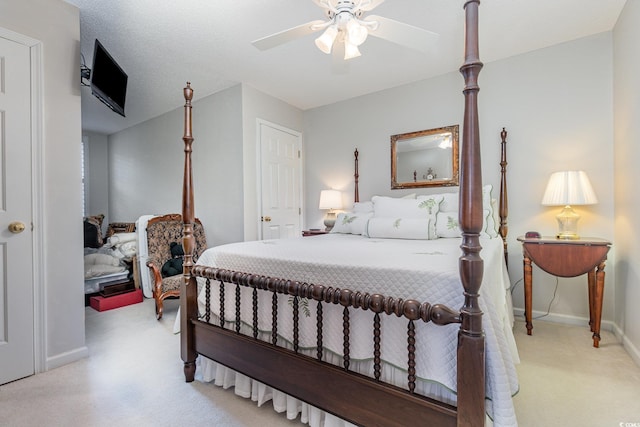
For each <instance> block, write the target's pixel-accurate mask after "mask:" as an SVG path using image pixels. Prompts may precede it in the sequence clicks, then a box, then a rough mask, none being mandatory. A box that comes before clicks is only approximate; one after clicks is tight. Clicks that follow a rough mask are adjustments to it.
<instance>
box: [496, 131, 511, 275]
mask: <svg viewBox="0 0 640 427" xmlns="http://www.w3.org/2000/svg"><path fill="white" fill-rule="evenodd" d="M500 138H501V139H502V142H501V143H500V147H501V148H502V151H501V155H500V228H499V229H498V232H499V233H500V236H501V237H502V245H503V246H504V263H505V265H506V266H507V270H509V251H508V249H507V233H508V232H509V226H508V225H507V216H508V215H509V198H508V196H507V131H506V130H505V128H502V132H500Z"/></svg>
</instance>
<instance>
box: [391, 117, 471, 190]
mask: <svg viewBox="0 0 640 427" xmlns="http://www.w3.org/2000/svg"><path fill="white" fill-rule="evenodd" d="M458 183H459V178H458V125H454V126H445V127H441V128H436V129H427V130H421V131H418V132H410V133H403V134H399V135H392V136H391V188H392V189H397V188H419V187H445V186H452V185H458Z"/></svg>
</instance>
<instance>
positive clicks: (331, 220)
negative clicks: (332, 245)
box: [324, 211, 336, 231]
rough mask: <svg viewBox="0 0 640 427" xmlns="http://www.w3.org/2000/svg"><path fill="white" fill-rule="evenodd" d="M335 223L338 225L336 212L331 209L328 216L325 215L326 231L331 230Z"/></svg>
mask: <svg viewBox="0 0 640 427" xmlns="http://www.w3.org/2000/svg"><path fill="white" fill-rule="evenodd" d="M334 225H336V213H335V212H332V211H329V212H327V216H325V217H324V226H325V227H326V230H325V231H331V229H332V228H333V226H334Z"/></svg>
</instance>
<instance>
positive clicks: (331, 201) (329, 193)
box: [319, 190, 342, 231]
mask: <svg viewBox="0 0 640 427" xmlns="http://www.w3.org/2000/svg"><path fill="white" fill-rule="evenodd" d="M319 209H323V210H326V209H328V210H329V212H327V215H326V216H325V218H324V225H325V227H326V230H327V231H331V229H332V228H333V226H334V225H335V223H336V213H335V212H334V209H342V193H340V192H339V191H338V190H322V191H321V192H320V204H319Z"/></svg>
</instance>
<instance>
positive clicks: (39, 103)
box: [31, 43, 48, 374]
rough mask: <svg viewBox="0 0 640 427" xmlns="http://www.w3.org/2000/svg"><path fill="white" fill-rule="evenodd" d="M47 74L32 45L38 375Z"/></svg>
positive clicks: (43, 339) (43, 310)
mask: <svg viewBox="0 0 640 427" xmlns="http://www.w3.org/2000/svg"><path fill="white" fill-rule="evenodd" d="M43 195H44V73H43V63H42V44H41V43H38V44H36V45H34V46H31V209H32V215H31V221H32V226H33V233H32V234H33V308H34V319H33V320H34V322H33V325H34V331H33V336H34V363H35V373H36V374H38V373H40V372H44V371H46V370H47V367H48V364H47V363H46V355H47V333H46V332H47V320H46V319H47V306H46V304H45V301H46V300H47V298H46V289H45V287H44V282H45V279H44V271H45V266H44V262H45V256H44V247H45V236H44V229H43V224H44V209H43V208H44V199H43Z"/></svg>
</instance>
